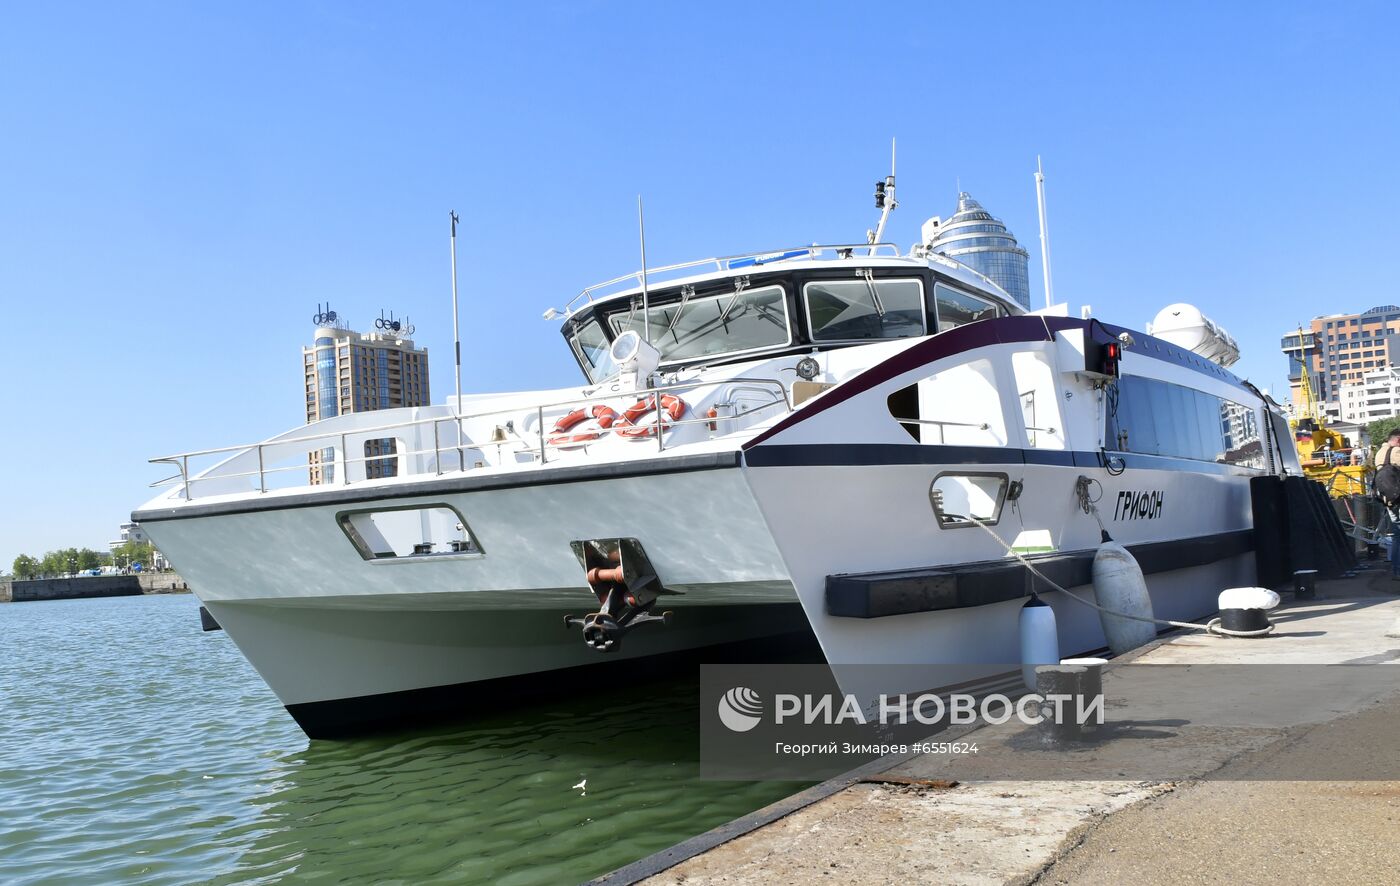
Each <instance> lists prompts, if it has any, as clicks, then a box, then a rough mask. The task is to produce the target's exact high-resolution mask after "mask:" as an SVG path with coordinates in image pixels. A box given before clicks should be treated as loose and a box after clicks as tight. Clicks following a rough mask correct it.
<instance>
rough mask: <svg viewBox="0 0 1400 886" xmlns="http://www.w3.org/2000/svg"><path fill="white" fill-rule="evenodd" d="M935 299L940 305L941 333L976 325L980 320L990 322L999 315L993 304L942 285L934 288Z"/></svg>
mask: <svg viewBox="0 0 1400 886" xmlns="http://www.w3.org/2000/svg"><path fill="white" fill-rule="evenodd" d="M933 298H934V301H935V302H936V303H937V305H938V331H939V332H946V331H947V330H949V329H953V328H954V327H957V326H965V325H967V324H968V323H976V322H977V321H978V320H990V319H992V318H993V317H995V316H997V313H998V312H997V306H996V305H995V304H993V303H992V302H989V301H987V300H986V299H981V298H978V297H977V296H975V295H968V294H967V293H966V292H959V291H958V290H956V289H953V288H952V287H951V286H944V285H943V284H942V283H939V284H938V285H936V286H934V287H933Z"/></svg>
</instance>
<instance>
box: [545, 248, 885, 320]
mask: <svg viewBox="0 0 1400 886" xmlns="http://www.w3.org/2000/svg"><path fill="white" fill-rule="evenodd" d="M847 249H848V250H851V252H852V253H854V251H855V250H857V249H869V250H870V253H869V254H868V255H863V256H860V257H861V258H900V257H901V256H900V252H899V245H898V244H896V243H813V244H811V245H808V246H791V247H788V248H786V249H769V250H765V251H763V252H744V253H739V254H737V255H724V256H717V257H715V258H701V259H696V260H695V261H688V262H681V263H679V264H674V265H663V266H662V267H658V268H647V269H646V275H647V278H648V280H650V279H651V278H652V277H655V276H656V275H658V274H669V273H672V272H675V271H684V270H688V269H690V268H698V267H702V266H705V265H714V266H715V271H716V272H720V271H728V270H733V269H734V268H736V267H739V265H738V264H737V263H738V262H742V261H745V260H753V259H756V260H757V261H755V262H754V264H755V265H761V264H763V263H764V262H763V261H762V260H763V259H767V260H769V261H772V262H774V263H776V262H779V261H800V260H804V259H808V260H810V259H814V258H816V257H818V256H819V255H821V254H822V253H824V252H826V251H828V250H836V251H840V250H847ZM880 249H888V250H890V255H878V254H877V253H876V250H880ZM804 253H805V255H804ZM642 273H643V272H642V271H641V270H637V271H633V272H632V273H630V274H623V275H622V276H620V277H614V278H612V279H611V280H605V281H603V282H602V283H595V284H593V285H592V286H589V287H586V288H585V289H584V290H583V291H582V292H580V293H579V294H578V295H576V296H574V297H573V298H571V299H569V301H568V302H567V303H566V304H565V305H564V311H565V313H566V314H572V313H573V312H574V311H575V310H577V308H575V307H574V306H575V305H577V304H578V302H579V300H580V299H583V300H584V304H585V305H591V304H593V301H594V298H593V295H594V293H596V292H597V291H598V290H600V289H607V288H608V287H610V286H616V285H617V284H619V283H625V282H627V281H629V280H633V281H636V284H637V285H638V286H640V285H641V281H642Z"/></svg>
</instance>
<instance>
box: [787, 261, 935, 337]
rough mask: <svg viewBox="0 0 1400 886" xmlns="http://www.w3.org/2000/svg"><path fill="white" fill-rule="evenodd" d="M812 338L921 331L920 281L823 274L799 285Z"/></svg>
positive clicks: (892, 335)
mask: <svg viewBox="0 0 1400 886" xmlns="http://www.w3.org/2000/svg"><path fill="white" fill-rule="evenodd" d="M802 294H803V298H804V299H805V301H806V303H807V321H808V323H810V324H811V327H812V340H813V341H864V340H867V339H883V338H908V337H910V336H918V335H923V334H924V333H925V331H926V328H925V323H924V284H923V281H921V280H917V279H905V280H899V279H878V278H873V277H872V278H867V279H856V280H821V281H817V282H813V283H808V284H807V285H806V286H803V287H802Z"/></svg>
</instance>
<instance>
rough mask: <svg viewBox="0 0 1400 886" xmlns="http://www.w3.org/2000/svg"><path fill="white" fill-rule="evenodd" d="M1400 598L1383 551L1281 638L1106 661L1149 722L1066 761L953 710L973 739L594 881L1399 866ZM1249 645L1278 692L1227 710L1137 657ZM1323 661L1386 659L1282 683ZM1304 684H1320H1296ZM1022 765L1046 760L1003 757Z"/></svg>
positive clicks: (1371, 875)
mask: <svg viewBox="0 0 1400 886" xmlns="http://www.w3.org/2000/svg"><path fill="white" fill-rule="evenodd" d="M1397 616H1400V598H1397V596H1396V592H1395V586H1394V585H1392V583H1391V582H1390V580H1389V577H1388V576H1387V575H1384V574H1382V573H1381V571H1379V570H1376V571H1372V572H1368V573H1363V574H1362V575H1361V576H1360V577H1358V578H1355V579H1349V580H1341V581H1329V582H1320V583H1319V584H1318V599H1316V600H1310V601H1305V602H1293V601H1289V600H1285V604H1284V607H1283V608H1282V609H1280V610H1279V611H1277V612H1275V613H1274V620H1275V622H1276V623H1277V630H1276V632H1275V634H1274V635H1273V636H1271V637H1269V638H1267V639H1263V640H1240V639H1226V638H1221V637H1212V636H1208V635H1204V634H1200V633H1196V632H1182V633H1175V634H1172V635H1170V636H1168V637H1165V638H1163V639H1159V640H1157V641H1156V642H1154V643H1152V644H1150V645H1149V646H1148V647H1146V648H1145V649H1142V650H1138V651H1136V652H1134V653H1130V654H1129V655H1127V656H1124V657H1123V658H1121V659H1116V660H1114V661H1111V662H1110V663H1109V664H1108V666H1107V667H1106V668H1105V669H1104V672H1103V681H1104V692H1105V696H1106V698H1107V699H1108V707H1109V719H1110V721H1126V722H1129V723H1132V724H1133V727H1134V728H1131V729H1124V730H1122V731H1121V733H1120V734H1119V735H1118V736H1116V737H1110V738H1108V739H1106V740H1104V741H1102V742H1098V743H1096V744H1095V745H1094V746H1093V747H1092V748H1091V749H1086V750H1085V751H1084V752H1082V753H1080V752H1075V753H1071V754H1063V753H1062V754H1060V755H1059V756H1057V757H1055V758H1054V765H1055V766H1056V767H1059V768H1057V769H1055V770H1053V777H1050V778H1047V777H1045V775H1046V768H1045V766H1043V765H1042V766H1040V767H1038V768H1036V767H1035V766H1034V763H1035V757H1036V756H1037V754H1039V753H1041V751H1039V750H1037V749H1036V748H1035V747H1032V746H1030V744H1029V743H1028V742H1027V741H1026V738H1027V732H1026V730H1028V729H1033V728H1034V727H1028V726H1026V725H1025V724H1021V723H1017V722H1014V721H1013V722H1011V723H1007V724H1003V725H998V726H986V725H984V726H981V727H978V728H974V727H964V728H963V729H964V730H965V731H962V732H960V733H959V734H957V735H954V732H955V730H954V729H950V730H947V731H946V732H945V733H944V734H943V735H941V736H940V738H944V737H948V738H955V737H956V738H959V739H960V740H974V741H976V742H977V743H978V744H979V746H980V748H981V749H982V750H981V751H980V752H979V753H978V754H977V755H976V758H975V759H972V758H968V757H965V756H964V757H950V756H947V755H945V756H913V757H906V758H902V759H890V758H887V759H885V760H879V761H875V762H874V763H872V764H869V765H868V766H865V767H862V769H861V770H858V771H856V772H854V773H851V774H849V775H847V776H843V777H842V778H838V779H833V780H832V781H830V782H827V783H824V784H823V785H819V786H817V787H815V788H811V789H808V790H807V791H804V792H803V793H801V794H799V795H796V796H794V797H793V798H790V799H789V800H786V801H780V802H779V803H777V804H774V805H773V806H772V807H769V808H768V809H766V810H760V811H759V812H756V813H754V814H752V815H750V816H746V817H745V818H744V819H740V820H738V821H736V822H732V823H730V824H729V825H726V826H724V827H721V828H718V829H716V830H715V831H712V832H710V833H708V834H705V835H702V836H700V837H697V838H695V839H693V840H689V841H687V842H686V843H683V844H681V845H679V846H677V847H673V848H672V849H671V850H667V851H666V852H662V853H658V854H657V855H654V856H651V857H649V858H646V859H642V860H641V861H638V862H636V863H634V864H632V865H629V866H627V867H625V868H622V869H620V870H618V871H615V872H613V873H612V874H609V875H607V876H605V877H602V878H600V879H599V880H598V881H596V882H600V883H609V884H622V883H636V882H645V883H648V884H681V883H684V884H686V886H698V884H714V883H735V882H743V883H832V882H862V883H894V882H901V883H903V882H917V883H959V884H983V883H985V884H993V883H997V884H1000V883H1027V884H1028V883H1054V884H1062V883H1063V884H1068V883H1118V882H1132V883H1138V884H1156V883H1161V884H1167V883H1181V882H1228V883H1247V884H1252V883H1260V884H1263V883H1270V884H1300V886H1301V884H1314V883H1320V882H1347V883H1351V884H1369V883H1376V884H1380V883H1393V882H1395V880H1394V877H1395V871H1397V870H1400V841H1397V840H1396V839H1395V835H1396V834H1397V833H1400V641H1397V639H1396V638H1394V637H1392V636H1387V635H1388V632H1389V630H1390V628H1391V625H1392V623H1395V622H1396V621H1397ZM1250 663H1256V664H1270V665H1279V666H1281V667H1280V668H1279V669H1272V668H1265V669H1258V671H1257V672H1258V673H1259V674H1260V675H1261V677H1262V679H1264V680H1265V681H1266V682H1267V681H1268V680H1269V679H1271V676H1270V675H1272V674H1275V673H1276V674H1277V675H1278V676H1277V677H1276V679H1277V682H1278V683H1279V685H1277V686H1270V685H1264V686H1251V687H1245V688H1243V689H1242V696H1241V697H1244V694H1253V695H1256V696H1263V697H1265V698H1268V699H1277V702H1278V703H1277V704H1272V705H1267V706H1265V707H1266V708H1267V709H1263V710H1261V712H1260V713H1258V714H1254V715H1251V716H1249V717H1246V718H1245V719H1244V721H1234V720H1232V721H1229V725H1222V724H1223V723H1224V721H1223V720H1220V719H1215V720H1213V718H1212V709H1211V708H1210V707H1209V706H1208V705H1204V704H1202V705H1200V706H1198V708H1196V709H1193V708H1191V704H1192V702H1193V701H1195V699H1194V698H1193V697H1191V696H1190V695H1183V694H1182V691H1181V688H1180V686H1179V685H1174V684H1173V682H1172V681H1169V680H1163V679H1160V675H1161V673H1162V672H1163V671H1165V670H1166V669H1161V668H1137V667H1133V665H1134V664H1177V665H1182V664H1189V665H1206V664H1231V665H1238V664H1250ZM1321 664H1333V665H1341V664H1350V665H1360V664H1364V665H1379V666H1380V667H1377V668H1372V669H1366V670H1365V673H1362V671H1363V669H1357V668H1352V669H1346V668H1337V669H1332V671H1334V672H1335V673H1337V674H1338V675H1339V676H1338V677H1337V680H1336V682H1335V684H1332V683H1330V682H1329V685H1327V686H1326V687H1322V686H1313V687H1307V686H1305V687H1298V686H1294V685H1288V684H1287V683H1286V680H1287V679H1288V677H1287V674H1289V673H1294V674H1296V673H1297V671H1296V668H1297V667H1298V666H1301V665H1321ZM1392 667H1393V668H1395V670H1394V676H1393V677H1392V676H1391V674H1390V669H1391V668H1392ZM1288 668H1295V670H1293V671H1291V672H1290V671H1288V670H1287V669H1288ZM1193 670H1199V669H1195V668H1193ZM1309 673H1313V672H1309ZM1154 675H1155V676H1154ZM1319 682H1327V681H1325V680H1324V681H1319ZM1300 688H1301V689H1303V690H1307V689H1309V688H1311V689H1312V690H1313V693H1312V696H1311V697H1308V698H1304V699H1303V700H1301V701H1299V699H1298V692H1297V690H1298V689H1300ZM1173 693H1175V695H1174V694H1173ZM1305 694H1306V692H1305ZM1216 701H1217V702H1218V699H1217V700H1216ZM1183 710H1185V711H1188V712H1189V715H1187V716H1181V715H1180V714H1179V712H1181V711H1183ZM1215 710H1216V711H1218V710H1219V705H1218V704H1217V707H1216V709H1215ZM1165 718H1174V719H1165ZM1042 762H1043V760H1042ZM1091 763H1092V765H1091ZM1105 764H1107V765H1108V766H1109V767H1110V769H1111V770H1112V775H1111V776H1110V777H1105V775H1104V769H1103V767H1104V765H1105ZM1015 765H1027V766H1030V767H1031V769H1034V770H1035V771H1034V776H1035V777H1025V778H1020V779H1018V778H1016V777H1014V776H1013V777H1007V776H1006V774H1005V773H1006V771H1007V769H1006V767H1008V766H1013V767H1014V766H1015ZM1076 770H1081V771H1076ZM1029 771H1030V770H1028V772H1029ZM991 772H996V773H997V775H995V776H993V777H987V775H988V773H991ZM1160 772H1171V773H1173V776H1172V778H1171V779H1170V780H1164V779H1163V778H1161V777H1160V776H1159V777H1153V775H1152V773H1160ZM1358 772H1364V773H1366V778H1365V780H1360V779H1357V778H1356V775H1355V773H1358ZM1329 773H1338V775H1336V776H1335V777H1334V778H1331V779H1329Z"/></svg>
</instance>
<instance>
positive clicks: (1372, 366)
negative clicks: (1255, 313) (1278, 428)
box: [1280, 305, 1400, 414]
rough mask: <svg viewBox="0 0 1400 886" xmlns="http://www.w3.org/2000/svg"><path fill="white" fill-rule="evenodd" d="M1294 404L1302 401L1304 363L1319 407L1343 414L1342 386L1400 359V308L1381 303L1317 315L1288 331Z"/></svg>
mask: <svg viewBox="0 0 1400 886" xmlns="http://www.w3.org/2000/svg"><path fill="white" fill-rule="evenodd" d="M1280 345H1281V347H1282V349H1283V352H1284V354H1285V355H1287V356H1288V381H1289V386H1290V388H1291V394H1292V399H1293V405H1294V406H1295V407H1297V406H1301V405H1302V402H1303V391H1302V383H1301V381H1302V371H1301V370H1302V366H1303V365H1304V364H1306V365H1307V367H1308V375H1309V376H1311V380H1312V397H1313V402H1314V404H1315V406H1316V408H1317V409H1318V410H1319V411H1325V412H1327V413H1332V414H1340V412H1341V408H1340V399H1341V388H1342V386H1343V385H1346V384H1359V383H1361V381H1362V379H1363V376H1365V375H1366V373H1368V372H1373V371H1376V370H1380V369H1384V368H1386V367H1387V366H1391V365H1394V364H1397V363H1400V307H1396V306H1395V305H1381V306H1379V307H1375V308H1371V309H1370V310H1367V311H1362V312H1361V313H1359V314H1331V315H1328V316H1325V317H1314V318H1313V320H1312V321H1311V322H1310V323H1309V324H1308V325H1307V326H1305V327H1303V328H1302V329H1301V330H1296V329H1295V330H1292V331H1290V332H1288V333H1285V334H1284V336H1283V339H1282V341H1281V342H1280Z"/></svg>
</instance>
